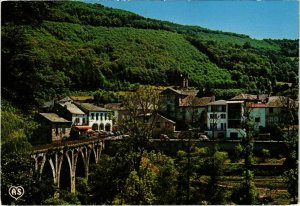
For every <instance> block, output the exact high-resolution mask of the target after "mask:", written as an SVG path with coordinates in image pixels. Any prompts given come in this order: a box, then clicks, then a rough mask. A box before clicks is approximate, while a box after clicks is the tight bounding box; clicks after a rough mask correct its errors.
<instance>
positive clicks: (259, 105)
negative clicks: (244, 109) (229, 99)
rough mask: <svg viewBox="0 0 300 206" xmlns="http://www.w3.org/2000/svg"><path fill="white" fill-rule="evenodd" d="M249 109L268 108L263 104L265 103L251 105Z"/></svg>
mask: <svg viewBox="0 0 300 206" xmlns="http://www.w3.org/2000/svg"><path fill="white" fill-rule="evenodd" d="M249 107H252V108H264V107H267V105H266V104H263V103H257V104H255V103H253V104H250V105H249Z"/></svg>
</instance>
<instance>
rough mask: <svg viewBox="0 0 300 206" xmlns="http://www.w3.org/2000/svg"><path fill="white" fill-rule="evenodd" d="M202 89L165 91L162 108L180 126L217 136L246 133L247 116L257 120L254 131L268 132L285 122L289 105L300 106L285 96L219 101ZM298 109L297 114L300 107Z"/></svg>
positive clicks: (240, 96) (228, 136)
mask: <svg viewBox="0 0 300 206" xmlns="http://www.w3.org/2000/svg"><path fill="white" fill-rule="evenodd" d="M198 92H199V91H198V90H195V89H192V88H188V87H186V88H182V87H181V88H177V89H176V88H168V89H166V90H165V91H163V92H162V93H161V104H160V107H159V109H160V111H161V112H162V113H163V114H164V115H166V116H168V117H170V118H171V119H173V120H174V121H175V122H176V123H177V125H176V128H177V129H178V128H180V129H181V130H186V129H187V124H189V126H190V127H193V128H197V129H199V130H200V131H201V132H203V133H205V134H207V135H208V136H210V137H215V138H227V139H238V138H241V137H243V136H245V131H244V129H243V127H244V126H243V125H242V123H243V119H244V118H246V116H247V115H248V116H249V119H251V121H253V126H254V130H255V131H256V132H257V133H260V132H264V131H266V128H271V127H272V126H274V125H276V124H278V123H280V122H281V121H282V113H283V111H284V108H285V107H288V108H294V109H295V108H298V102H297V101H294V100H292V99H290V98H288V97H284V96H270V95H265V94H262V95H252V94H240V95H237V96H235V97H233V98H231V99H228V100H222V99H221V100H217V101H216V99H215V97H214V96H212V97H198V96H197V95H198ZM294 111H296V112H295V114H294V115H296V116H297V115H298V114H297V109H295V110H294ZM295 119H297V118H295ZM180 124H181V125H180Z"/></svg>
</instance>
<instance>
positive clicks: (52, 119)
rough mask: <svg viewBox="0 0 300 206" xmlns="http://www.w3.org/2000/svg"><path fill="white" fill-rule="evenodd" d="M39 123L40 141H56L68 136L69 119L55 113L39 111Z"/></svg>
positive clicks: (69, 129) (69, 128)
mask: <svg viewBox="0 0 300 206" xmlns="http://www.w3.org/2000/svg"><path fill="white" fill-rule="evenodd" d="M38 118H39V120H40V121H39V122H40V123H41V128H40V135H41V140H39V141H40V142H43V143H58V142H61V141H62V140H64V139H67V138H68V137H69V136H70V131H71V124H72V122H71V121H68V120H66V119H64V118H62V117H60V116H58V115H57V114H55V113H39V117H38Z"/></svg>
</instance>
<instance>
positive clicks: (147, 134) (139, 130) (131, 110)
mask: <svg viewBox="0 0 300 206" xmlns="http://www.w3.org/2000/svg"><path fill="white" fill-rule="evenodd" d="M158 103H159V94H158V92H157V91H155V90H154V89H153V88H151V87H144V88H143V87H142V88H139V89H138V90H137V91H136V92H133V93H130V94H128V95H127V96H126V97H125V98H124V100H123V105H124V107H125V108H126V110H127V111H128V116H127V119H125V120H124V121H123V124H122V125H121V126H120V128H121V131H123V133H125V134H128V135H129V137H130V138H129V139H128V141H129V147H130V150H131V151H132V152H133V155H134V156H133V162H134V167H135V170H136V171H137V173H138V174H139V169H140V163H141V159H142V156H143V154H144V151H145V149H146V148H147V147H148V145H149V140H150V138H151V137H152V130H153V128H154V126H155V125H154V122H155V119H156V114H157V111H158Z"/></svg>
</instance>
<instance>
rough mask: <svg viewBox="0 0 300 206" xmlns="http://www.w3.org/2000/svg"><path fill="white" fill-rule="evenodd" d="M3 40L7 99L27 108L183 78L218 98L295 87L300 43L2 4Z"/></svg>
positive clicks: (91, 8)
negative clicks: (57, 99) (82, 92)
mask: <svg viewBox="0 0 300 206" xmlns="http://www.w3.org/2000/svg"><path fill="white" fill-rule="evenodd" d="M1 37H2V50H1V54H2V63H1V64H2V95H3V97H4V98H6V99H9V100H12V101H14V102H21V105H27V106H29V105H39V104H41V103H43V102H44V101H46V100H49V99H52V98H55V97H57V96H60V95H63V94H66V93H68V92H70V91H78V90H85V91H95V90H97V89H99V88H101V89H106V90H114V91H116V90H126V89H128V88H129V87H130V85H131V84H134V83H139V84H150V85H166V86H167V85H173V84H175V83H176V82H177V81H178V78H179V77H180V74H185V75H188V76H189V80H190V84H191V85H192V86H195V87H198V88H200V89H203V88H206V91H210V92H213V93H219V94H220V93H224V91H225V90H224V89H226V91H225V93H226V92H227V93H228V91H229V93H230V91H232V92H242V91H243V92H252V93H258V92H268V93H269V92H272V91H273V92H276V91H278V86H276V84H277V82H289V83H293V86H295V85H296V84H297V82H298V75H297V73H298V40H270V39H268V40H255V39H251V38H250V37H248V36H246V35H241V34H234V33H228V32H221V31H212V30H208V29H205V28H201V27H194V26H183V25H178V24H174V23H170V22H163V21H158V20H152V19H148V18H143V17H141V16H138V15H136V14H133V13H130V12H126V11H121V10H117V9H111V8H106V7H104V6H102V5H99V4H98V5H97V4H95V5H93V4H85V3H81V2H3V3H2V32H1ZM237 88H238V89H237ZM24 102H25V103H26V104H24Z"/></svg>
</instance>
